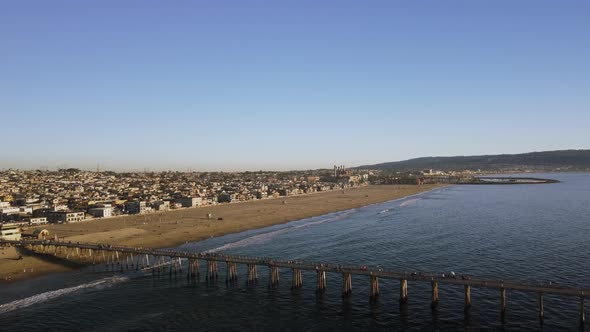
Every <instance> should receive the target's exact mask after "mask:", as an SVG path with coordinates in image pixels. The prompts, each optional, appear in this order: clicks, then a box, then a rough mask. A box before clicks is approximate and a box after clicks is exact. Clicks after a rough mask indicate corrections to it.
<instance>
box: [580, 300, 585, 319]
mask: <svg viewBox="0 0 590 332" xmlns="http://www.w3.org/2000/svg"><path fill="white" fill-rule="evenodd" d="M584 321H585V317H584V293H582V295H581V296H580V325H584Z"/></svg>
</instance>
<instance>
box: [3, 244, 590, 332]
mask: <svg viewBox="0 0 590 332" xmlns="http://www.w3.org/2000/svg"><path fill="white" fill-rule="evenodd" d="M0 245H4V246H17V247H22V248H25V249H27V250H30V251H32V252H34V253H38V254H49V255H54V256H57V257H60V258H63V259H66V260H75V261H78V262H80V263H85V264H89V265H90V264H105V266H106V269H107V270H111V271H113V272H117V271H124V270H130V269H131V270H136V271H138V270H146V269H149V270H151V272H152V273H153V274H160V273H166V271H167V270H168V273H169V274H170V275H173V274H174V275H176V274H182V260H183V259H184V260H187V261H188V263H187V264H188V267H187V278H189V279H196V278H198V277H199V275H200V262H201V261H205V262H206V267H207V273H206V276H205V277H206V280H207V281H212V282H215V281H216V280H217V278H218V276H219V270H218V263H219V262H221V263H225V266H226V282H227V283H234V282H236V281H237V280H238V277H239V275H238V274H239V273H238V265H245V266H247V283H248V284H255V283H256V282H257V280H258V267H260V266H264V267H267V268H268V271H269V287H270V288H277V287H278V286H279V270H280V269H290V270H291V271H292V275H293V279H292V284H291V288H292V289H293V290H295V289H298V288H301V287H303V271H313V272H315V274H316V292H317V294H318V295H321V294H323V293H324V292H326V289H327V283H326V273H337V274H341V275H342V296H343V297H344V298H346V297H349V296H350V295H351V294H352V277H353V276H364V278H368V281H369V285H370V287H369V289H370V291H369V294H368V295H369V300H370V301H371V302H374V301H377V299H378V297H379V279H393V280H399V302H400V304H401V305H405V304H406V303H407V302H408V293H409V292H408V281H411V282H416V283H418V282H424V283H430V284H431V307H432V309H433V310H435V309H436V307H437V306H438V304H439V294H438V293H439V285H440V284H451V285H462V286H463V287H464V296H465V298H464V301H465V304H464V308H465V311H466V312H467V311H468V310H469V308H470V307H471V288H472V287H476V288H493V289H497V290H498V291H499V293H500V294H499V295H500V296H499V297H500V299H499V311H500V315H501V317H502V319H503V318H504V317H505V314H506V310H507V308H506V297H507V295H506V293H507V290H513V291H522V292H528V293H533V294H536V295H537V296H538V305H539V307H538V313H539V319H540V320H541V321H543V319H544V318H545V316H544V307H543V296H544V295H545V294H553V295H561V296H572V297H576V298H577V300H578V301H579V322H580V323H581V324H584V320H585V315H584V299H585V298H587V297H588V295H589V294H590V289H587V288H585V289H583V288H573V287H562V286H555V285H551V284H549V283H542V284H541V283H539V284H531V283H519V282H511V281H504V280H493V279H478V278H472V277H466V276H459V277H456V276H448V275H437V274H433V273H416V272H414V273H407V272H397V271H391V270H386V269H382V268H373V267H367V266H356V265H355V266H353V265H341V264H326V263H312V262H303V261H296V260H277V259H272V258H262V257H244V256H233V255H232V256H229V255H224V254H208V253H193V252H186V251H178V250H170V249H151V248H132V247H123V246H113V245H105V244H93V243H72V242H63V241H47V240H21V241H10V240H0Z"/></svg>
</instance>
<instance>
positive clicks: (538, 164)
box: [355, 150, 590, 171]
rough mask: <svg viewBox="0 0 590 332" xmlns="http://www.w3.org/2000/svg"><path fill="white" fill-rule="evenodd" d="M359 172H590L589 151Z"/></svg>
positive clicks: (407, 163) (435, 160)
mask: <svg viewBox="0 0 590 332" xmlns="http://www.w3.org/2000/svg"><path fill="white" fill-rule="evenodd" d="M355 168H356V169H375V170H398V171H411V170H422V169H436V170H442V171H448V170H478V169H479V170H482V171H500V170H553V171H558V170H561V171H564V170H572V171H573V170H590V150H559V151H543V152H530V153H521V154H500V155H483V156H456V157H423V158H415V159H409V160H404V161H394V162H386V163H381V164H375V165H364V166H359V167H355Z"/></svg>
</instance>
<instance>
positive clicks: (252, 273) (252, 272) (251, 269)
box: [247, 264, 258, 285]
mask: <svg viewBox="0 0 590 332" xmlns="http://www.w3.org/2000/svg"><path fill="white" fill-rule="evenodd" d="M247 266H248V283H249V284H251V285H252V284H255V283H256V282H257V281H258V271H257V268H256V264H248V265H247Z"/></svg>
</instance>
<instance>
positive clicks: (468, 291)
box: [465, 285, 471, 311]
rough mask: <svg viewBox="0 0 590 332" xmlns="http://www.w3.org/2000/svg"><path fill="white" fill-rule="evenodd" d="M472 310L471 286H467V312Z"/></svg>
mask: <svg viewBox="0 0 590 332" xmlns="http://www.w3.org/2000/svg"><path fill="white" fill-rule="evenodd" d="M469 308H471V286H470V285H465V311H467V310H469Z"/></svg>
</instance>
